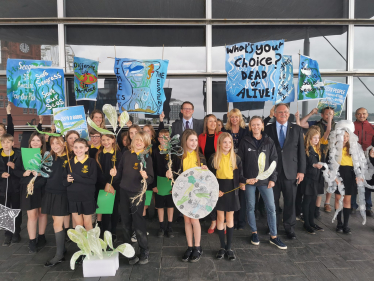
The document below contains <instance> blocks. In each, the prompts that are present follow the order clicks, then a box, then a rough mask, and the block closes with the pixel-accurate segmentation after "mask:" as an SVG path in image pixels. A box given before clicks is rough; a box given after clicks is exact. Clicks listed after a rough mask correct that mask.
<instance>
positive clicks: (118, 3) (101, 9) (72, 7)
mask: <svg viewBox="0 0 374 281" xmlns="http://www.w3.org/2000/svg"><path fill="white" fill-rule="evenodd" d="M65 3H66V16H67V17H109V18H205V1H202V0H188V1H185V0H158V1H149V0H136V1H123V0H105V1H102V0H90V1H88V2H87V1H65ZM88 3H89V4H88ZM87 4H88V5H87Z"/></svg>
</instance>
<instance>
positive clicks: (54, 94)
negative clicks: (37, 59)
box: [31, 68, 65, 115]
mask: <svg viewBox="0 0 374 281" xmlns="http://www.w3.org/2000/svg"><path fill="white" fill-rule="evenodd" d="M31 81H33V85H34V95H35V99H36V109H37V113H38V115H52V114H53V111H52V110H53V108H59V107H64V106H65V93H64V72H63V70H62V69H60V68H35V69H32V70H31Z"/></svg>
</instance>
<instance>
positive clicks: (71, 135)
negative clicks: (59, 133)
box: [65, 130, 80, 158]
mask: <svg viewBox="0 0 374 281" xmlns="http://www.w3.org/2000/svg"><path fill="white" fill-rule="evenodd" d="M79 138H80V135H79V133H78V132H77V131H75V130H70V131H68V132H67V133H66V136H65V140H66V143H67V147H68V150H69V156H72V157H74V152H73V149H74V142H75V140H76V139H79ZM69 158H70V157H69Z"/></svg>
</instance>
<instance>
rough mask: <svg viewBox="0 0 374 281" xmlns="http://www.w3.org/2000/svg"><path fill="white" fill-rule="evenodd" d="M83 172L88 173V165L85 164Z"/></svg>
mask: <svg viewBox="0 0 374 281" xmlns="http://www.w3.org/2000/svg"><path fill="white" fill-rule="evenodd" d="M82 173H84V174H86V173H88V165H84V166H83V168H82Z"/></svg>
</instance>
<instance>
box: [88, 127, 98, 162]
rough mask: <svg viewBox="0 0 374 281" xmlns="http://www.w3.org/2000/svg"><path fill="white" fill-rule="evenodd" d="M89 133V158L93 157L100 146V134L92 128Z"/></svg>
mask: <svg viewBox="0 0 374 281" xmlns="http://www.w3.org/2000/svg"><path fill="white" fill-rule="evenodd" d="M89 135H90V139H91V146H90V149H89V150H88V155H89V156H90V158H92V159H95V158H96V153H97V152H98V151H99V149H100V148H101V134H100V133H99V132H98V131H96V130H94V129H90V131H89Z"/></svg>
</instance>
